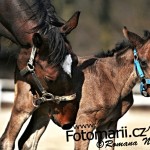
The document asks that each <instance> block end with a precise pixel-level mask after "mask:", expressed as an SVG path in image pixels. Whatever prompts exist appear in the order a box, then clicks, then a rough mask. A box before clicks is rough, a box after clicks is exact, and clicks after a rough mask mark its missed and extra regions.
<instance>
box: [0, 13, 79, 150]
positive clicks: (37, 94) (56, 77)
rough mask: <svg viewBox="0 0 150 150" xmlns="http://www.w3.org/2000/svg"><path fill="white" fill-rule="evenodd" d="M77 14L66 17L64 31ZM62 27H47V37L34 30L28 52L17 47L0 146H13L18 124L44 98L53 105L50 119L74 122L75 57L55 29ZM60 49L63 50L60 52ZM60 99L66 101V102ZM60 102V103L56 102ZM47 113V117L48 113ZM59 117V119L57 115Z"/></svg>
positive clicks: (71, 26) (67, 123)
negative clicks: (10, 102)
mask: <svg viewBox="0 0 150 150" xmlns="http://www.w3.org/2000/svg"><path fill="white" fill-rule="evenodd" d="M78 17H79V13H78V12H77V13H76V14H75V15H74V16H73V17H72V18H71V19H69V21H68V22H67V23H66V24H65V25H67V26H66V27H67V29H66V28H65V32H64V34H67V33H69V32H70V31H71V30H72V29H74V28H75V27H76V25H77V21H78ZM63 28H64V27H62V28H60V29H58V28H57V27H53V28H52V29H51V30H50V31H49V32H50V33H51V34H50V35H51V36H50V37H47V35H45V36H43V37H41V36H40V35H39V34H34V36H33V45H34V46H33V48H29V49H28V52H27V51H26V49H22V50H21V52H20V54H19V57H18V61H17V68H16V71H15V101H14V105H13V110H12V113H11V118H10V120H9V123H8V125H7V128H6V130H5V132H4V134H3V135H2V137H1V139H0V149H4V150H12V149H14V142H15V139H16V137H17V135H18V133H19V131H20V129H21V127H22V125H23V124H24V122H25V121H26V120H27V119H28V117H29V116H30V115H31V114H32V113H33V111H35V110H36V109H37V107H39V106H40V105H42V103H44V101H47V100H49V101H51V102H50V104H49V103H48V104H47V105H48V106H49V105H51V106H52V107H53V108H54V110H51V111H54V112H53V113H54V114H55V115H56V119H55V118H54V120H56V121H57V118H58V121H57V124H58V125H59V126H61V127H62V128H64V129H66V128H67V129H68V128H70V127H71V126H72V125H73V124H74V122H75V117H76V113H77V109H78V108H77V107H76V106H78V105H76V103H77V102H76V101H75V100H74V99H75V97H76V94H75V90H74V86H73V85H74V81H73V78H72V76H73V75H72V73H73V71H74V69H73V68H74V67H75V66H76V65H77V59H76V57H75V55H74V54H73V53H72V50H71V45H70V43H69V42H68V41H67V39H66V38H65V37H64V36H65V35H61V32H58V31H60V30H61V31H64V30H63ZM43 38H44V39H43ZM39 43H40V44H39ZM37 47H38V48H37ZM34 49H36V50H37V51H36V54H35V55H34V56H35V58H34V59H33V66H30V64H29V62H30V59H31V58H32V56H33V55H32V52H33V50H34ZM60 50H64V52H63V51H60ZM30 54H31V55H30ZM53 56H55V57H53ZM29 58H30V59H29ZM55 58H56V59H55ZM68 58H69V59H68ZM56 60H57V61H56ZM68 60H69V61H68ZM66 65H68V66H67V68H65V67H66ZM68 68H69V69H68ZM30 69H31V72H30ZM24 73H25V74H24ZM22 74H23V75H24V76H22ZM45 94H46V95H45ZM64 101H69V102H68V103H67V104H66V103H65V102H64ZM60 102H61V103H62V104H61V105H59V103H60ZM47 110H49V108H47V106H45V107H44V111H47ZM58 110H60V111H61V114H60V115H57V114H58V112H57V111H58ZM47 116H48V117H50V115H48V113H47ZM60 117H61V119H59V118H60ZM45 121H46V120H45ZM37 125H38V126H41V123H40V122H39V123H38V124H37Z"/></svg>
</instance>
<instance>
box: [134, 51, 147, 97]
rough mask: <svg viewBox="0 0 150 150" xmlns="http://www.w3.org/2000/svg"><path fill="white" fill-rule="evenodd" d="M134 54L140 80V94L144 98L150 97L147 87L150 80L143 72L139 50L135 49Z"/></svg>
mask: <svg viewBox="0 0 150 150" xmlns="http://www.w3.org/2000/svg"><path fill="white" fill-rule="evenodd" d="M133 53H134V66H135V70H136V72H137V74H138V76H139V78H140V81H141V82H140V92H141V94H142V95H143V96H145V97H149V94H148V93H147V91H146V90H147V87H148V85H150V79H146V78H145V75H144V72H143V70H142V67H141V65H140V62H139V59H138V54H137V50H136V49H134V51H133Z"/></svg>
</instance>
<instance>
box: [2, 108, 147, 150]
mask: <svg viewBox="0 0 150 150" xmlns="http://www.w3.org/2000/svg"><path fill="white" fill-rule="evenodd" d="M10 111H11V109H8V108H7V109H6V108H5V109H4V108H2V109H1V110H0V135H1V134H2V133H3V131H4V129H5V127H6V125H7V122H8V120H9V117H10ZM149 114H150V109H149V107H140V108H139V107H134V108H132V109H130V111H129V112H128V113H127V114H126V115H125V116H124V117H122V118H121V119H120V121H119V124H118V129H122V127H123V128H124V129H125V127H126V129H127V133H128V135H130V134H131V133H132V131H133V130H134V129H135V128H136V129H137V130H135V134H136V135H137V134H140V133H141V131H142V129H141V128H146V129H147V130H148V128H149V127H150V119H149ZM24 128H25V127H24ZM22 132H23V131H22ZM144 134H145V135H146V136H144V137H128V138H122V137H121V138H118V139H117V140H116V143H119V142H135V141H137V145H136V146H122V147H120V146H119V147H116V148H115V150H150V141H149V143H147V144H146V145H144V141H142V140H143V138H150V131H149V130H148V131H147V132H144ZM148 144H149V145H148ZM73 147H74V141H73V139H72V138H70V139H69V142H66V131H64V130H62V129H61V128H59V127H57V126H56V125H55V124H53V123H52V122H50V124H49V126H48V127H47V130H46V132H45V133H44V134H43V136H42V138H41V140H40V142H39V145H38V150H73ZM97 149H98V148H97V146H96V140H91V143H90V148H89V150H97ZM15 150H17V147H16V148H15Z"/></svg>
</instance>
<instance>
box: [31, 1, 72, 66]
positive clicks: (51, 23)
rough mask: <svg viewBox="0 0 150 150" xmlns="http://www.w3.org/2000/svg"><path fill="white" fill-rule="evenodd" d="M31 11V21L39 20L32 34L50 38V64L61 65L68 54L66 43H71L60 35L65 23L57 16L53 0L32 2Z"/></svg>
mask: <svg viewBox="0 0 150 150" xmlns="http://www.w3.org/2000/svg"><path fill="white" fill-rule="evenodd" d="M29 5H30V9H32V11H33V14H32V16H31V17H30V18H29V19H33V20H37V26H36V27H34V28H33V29H32V31H31V32H39V33H40V34H43V35H46V36H47V38H48V49H47V50H48V62H49V64H52V65H57V64H60V63H62V62H63V61H64V59H65V56H66V54H67V49H66V47H65V42H67V43H69V42H68V40H67V39H66V37H65V36H64V35H63V34H61V33H60V31H59V28H58V27H61V26H62V25H63V24H64V23H62V22H63V20H62V19H61V18H60V17H58V16H57V14H56V11H55V8H54V6H53V5H52V3H51V0H34V2H33V0H32V2H30V4H29Z"/></svg>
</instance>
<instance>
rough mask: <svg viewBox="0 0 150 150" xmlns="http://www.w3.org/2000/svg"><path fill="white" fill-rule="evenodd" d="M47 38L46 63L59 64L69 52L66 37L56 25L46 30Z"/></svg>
mask: <svg viewBox="0 0 150 150" xmlns="http://www.w3.org/2000/svg"><path fill="white" fill-rule="evenodd" d="M47 38H48V51H49V52H48V63H49V64H52V65H57V64H60V63H62V62H63V61H64V59H65V57H66V55H67V54H68V53H69V52H68V49H67V48H66V45H65V43H66V42H68V41H66V38H65V37H64V36H63V35H62V34H61V33H60V31H59V29H58V28H57V27H54V28H52V29H51V30H49V31H48V32H47Z"/></svg>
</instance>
